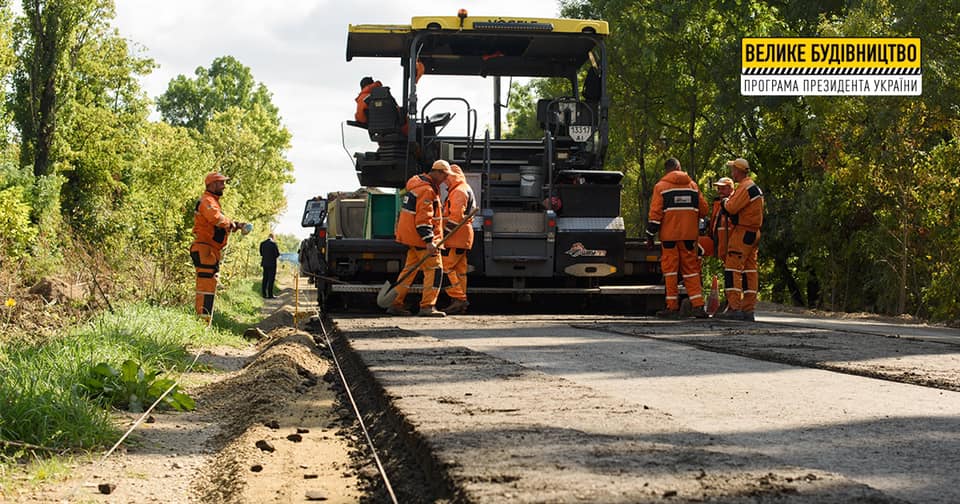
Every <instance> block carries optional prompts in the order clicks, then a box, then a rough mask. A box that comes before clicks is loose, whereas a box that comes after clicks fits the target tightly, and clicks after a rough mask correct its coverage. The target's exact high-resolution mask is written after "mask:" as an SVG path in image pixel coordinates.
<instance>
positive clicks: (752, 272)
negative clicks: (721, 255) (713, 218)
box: [723, 227, 760, 312]
mask: <svg viewBox="0 0 960 504" xmlns="http://www.w3.org/2000/svg"><path fill="white" fill-rule="evenodd" d="M759 244H760V232H759V231H748V230H747V229H745V228H742V227H735V228H734V229H733V231H732V232H731V233H730V244H729V247H728V249H727V257H726V258H725V259H724V261H723V267H724V271H723V283H724V293H725V294H726V297H727V307H728V309H730V310H740V311H744V312H752V311H753V310H754V308H755V307H756V306H757V291H758V290H759V288H760V277H759V275H757V251H758V249H759Z"/></svg>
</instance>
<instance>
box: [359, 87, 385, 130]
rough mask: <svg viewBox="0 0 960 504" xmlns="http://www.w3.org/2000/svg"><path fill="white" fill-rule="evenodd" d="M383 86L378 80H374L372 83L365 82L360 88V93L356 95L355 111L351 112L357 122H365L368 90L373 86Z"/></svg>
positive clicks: (371, 89)
mask: <svg viewBox="0 0 960 504" xmlns="http://www.w3.org/2000/svg"><path fill="white" fill-rule="evenodd" d="M381 86H383V84H381V83H380V81H376V82H374V83H373V84H367V85H366V86H364V87H363V89H361V90H360V94H358V95H357V111H356V112H355V113H354V114H353V119H354V120H355V121H357V122H361V123H364V124H366V122H367V97H368V96H370V92H371V91H373V89H374V88H378V87H381Z"/></svg>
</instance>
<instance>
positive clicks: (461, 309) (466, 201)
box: [440, 165, 477, 315]
mask: <svg viewBox="0 0 960 504" xmlns="http://www.w3.org/2000/svg"><path fill="white" fill-rule="evenodd" d="M450 170H451V171H452V172H453V174H452V175H450V176H449V177H447V181H446V182H445V183H446V184H447V200H446V201H445V202H444V204H443V232H444V233H449V232H450V231H452V230H453V228H454V227H456V226H457V224H459V223H460V222H462V221H463V219H464V218H465V217H466V216H467V215H468V214H469V213H470V212H472V211H473V209H474V208H475V207H476V206H477V199H476V198H475V197H474V195H473V189H472V188H471V187H470V185H469V184H467V179H466V177H464V175H463V170H461V169H460V167H459V166H457V165H450ZM472 223H473V217H471V218H470V220H469V221H468V222H467V223H466V224H464V225H463V226H461V227H460V229H458V230H457V232H456V233H454V234H452V235H449V236H448V237H447V241H446V242H445V243H444V249H443V250H441V251H440V255H441V257H442V259H443V272H444V273H446V275H447V279H448V280H449V283H450V286H449V287H447V288H446V289H445V290H446V293H447V295H448V296H450V305H449V306H447V307H446V308H444V310H443V311H444V313H446V314H447V315H454V314H458V313H466V311H467V306H469V305H470V303H469V302H468V301H467V255H468V254H469V253H470V249H471V248H473V225H472Z"/></svg>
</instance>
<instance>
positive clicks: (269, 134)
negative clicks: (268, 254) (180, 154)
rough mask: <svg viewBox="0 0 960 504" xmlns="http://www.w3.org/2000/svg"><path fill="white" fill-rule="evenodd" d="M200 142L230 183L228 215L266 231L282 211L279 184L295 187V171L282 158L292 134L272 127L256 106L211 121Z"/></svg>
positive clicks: (283, 204)
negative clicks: (293, 185)
mask: <svg viewBox="0 0 960 504" xmlns="http://www.w3.org/2000/svg"><path fill="white" fill-rule="evenodd" d="M202 140H203V142H204V143H205V144H206V146H207V147H208V148H209V149H210V151H211V153H212V155H213V162H214V168H215V169H217V170H219V171H220V172H222V173H223V174H225V175H227V176H229V177H230V178H231V181H230V183H229V184H230V191H231V196H230V198H228V199H226V201H225V202H224V210H225V211H226V213H227V215H235V216H237V217H236V218H238V219H240V220H243V221H246V222H254V223H256V224H257V225H258V227H269V224H270V223H271V222H272V221H273V219H274V218H275V217H276V216H277V215H278V214H279V213H280V212H281V211H282V210H283V209H284V208H285V207H286V199H285V198H284V195H283V184H285V183H288V182H292V181H293V177H292V176H291V173H292V172H293V165H292V164H291V163H290V161H288V160H287V159H286V157H285V156H286V151H287V149H289V148H290V132H289V131H287V129H286V128H283V127H277V126H276V125H275V124H274V115H273V114H272V112H271V111H268V110H265V109H263V108H262V107H260V106H259V105H256V104H254V105H253V107H252V108H251V109H250V110H243V109H240V108H238V107H230V108H228V109H227V110H226V111H224V112H220V113H217V114H216V115H214V116H213V118H212V119H211V120H210V121H209V123H208V124H207V128H206V131H205V133H204V135H203V138H202Z"/></svg>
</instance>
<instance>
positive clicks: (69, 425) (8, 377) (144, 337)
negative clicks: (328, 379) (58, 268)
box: [0, 284, 255, 450]
mask: <svg viewBox="0 0 960 504" xmlns="http://www.w3.org/2000/svg"><path fill="white" fill-rule="evenodd" d="M247 285H248V284H243V285H242V286H240V285H238V286H237V287H234V288H233V289H236V291H237V292H240V291H244V290H248V289H246V286H247ZM233 289H230V290H229V293H232V292H233V291H234V290H233ZM239 296H240V298H241V299H245V298H246V296H245V295H244V294H242V293H241V294H240V295H239ZM231 299H232V298H231V296H230V295H227V296H222V297H221V298H218V300H217V302H218V309H219V307H222V308H223V310H224V312H223V313H224V314H249V313H250V311H251V310H254V309H255V307H251V306H248V305H247V304H246V303H245V302H241V303H237V306H234V304H233V302H232V301H231ZM191 311H192V306H190V307H186V306H181V307H176V308H161V307H157V306H151V305H147V304H134V305H128V306H122V307H118V310H117V312H116V313H104V314H102V315H101V316H99V317H97V318H96V319H94V320H92V321H91V322H89V323H86V324H83V325H81V326H79V327H75V328H72V329H69V330H67V331H65V332H64V334H63V335H62V336H60V337H57V338H53V339H51V340H50V341H48V342H46V343H44V344H40V345H28V344H22V343H21V344H11V345H9V346H7V347H0V439H5V440H14V441H22V442H27V443H31V444H36V445H40V446H44V447H48V448H52V449H55V450H63V449H91V448H95V447H101V446H103V445H105V444H109V443H111V442H112V441H113V440H115V439H116V431H115V429H114V427H113V425H112V424H111V422H110V417H109V414H108V412H107V411H106V410H104V409H103V408H102V406H101V404H100V403H98V402H97V401H94V400H92V399H91V398H90V397H89V396H88V395H87V394H86V393H85V392H83V391H82V389H81V388H79V387H76V384H78V383H81V382H83V381H84V380H85V379H89V378H90V377H91V369H93V368H95V367H96V365H97V364H98V363H102V362H125V361H132V362H133V363H137V364H136V369H134V368H133V367H132V366H128V369H127V371H126V372H127V374H128V377H129V376H135V377H136V376H137V375H138V374H139V371H140V370H142V371H144V375H143V376H144V379H142V380H141V379H139V378H138V377H137V378H135V379H133V380H121V381H123V382H125V383H124V384H123V385H120V386H117V388H120V389H122V390H127V388H126V387H129V388H131V389H133V390H137V391H138V397H139V398H140V399H141V401H143V400H145V399H144V398H145V397H149V396H150V391H149V389H150V385H152V386H153V387H154V389H156V388H159V387H162V386H163V380H162V379H154V380H147V376H148V375H149V374H150V373H151V372H149V371H146V370H147V369H156V370H163V372H174V371H182V370H184V369H186V366H187V365H188V364H189V363H190V361H191V360H192V355H190V352H188V350H187V349H188V348H193V349H196V348H199V347H205V346H214V345H231V346H237V347H240V346H244V345H246V342H245V341H244V340H243V338H242V336H241V334H240V333H239V332H230V331H229V330H223V329H220V328H217V327H214V328H211V329H207V328H205V326H204V324H203V323H202V322H200V321H199V320H198V319H197V317H196V316H195V315H193V314H192V313H190V312H191ZM248 316H249V315H248ZM194 351H196V350H194ZM102 369H103V368H101V370H102ZM120 373H121V377H122V375H123V373H124V370H123V369H121V370H120ZM131 373H132V374H131ZM108 374H110V373H108ZM101 376H103V375H101ZM154 378H155V377H154ZM127 382H129V383H127ZM134 382H135V383H136V385H134ZM148 383H149V385H148ZM167 386H169V383H167ZM144 388H145V389H146V392H143V389H144ZM165 388H166V387H164V389H165ZM187 404H189V401H186V400H185V403H183V404H181V406H186V405H187Z"/></svg>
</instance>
